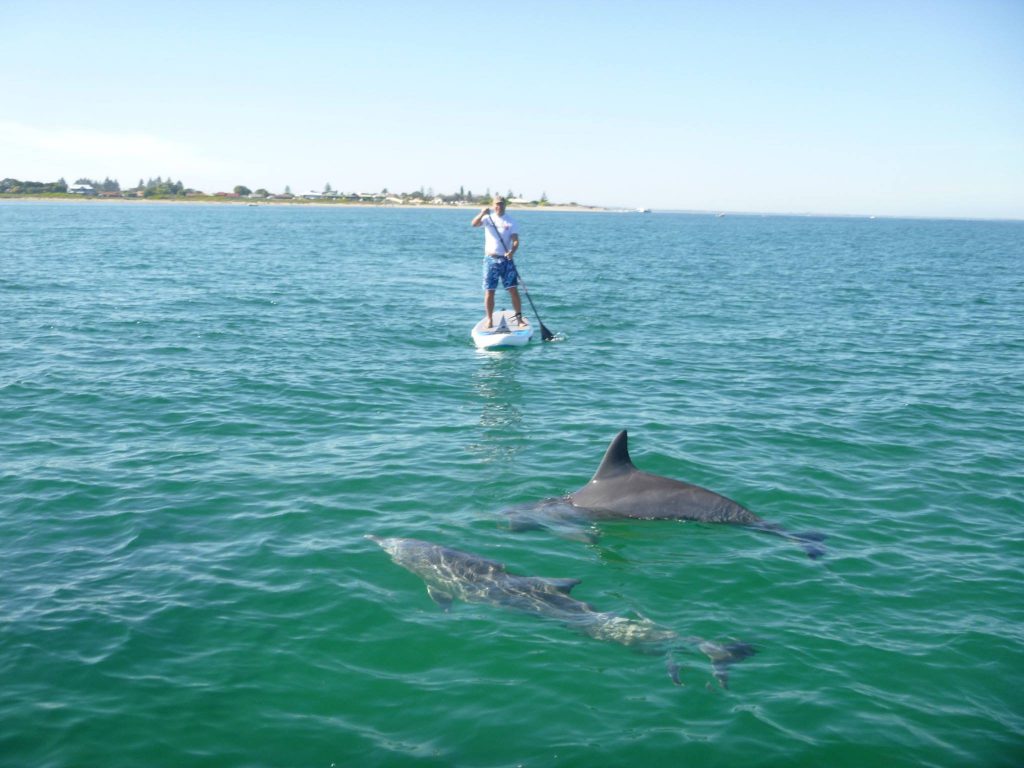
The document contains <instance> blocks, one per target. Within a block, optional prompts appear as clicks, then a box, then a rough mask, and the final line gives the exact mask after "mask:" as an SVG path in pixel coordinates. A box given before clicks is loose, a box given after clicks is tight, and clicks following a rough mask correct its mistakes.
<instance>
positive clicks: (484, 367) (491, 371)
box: [473, 352, 523, 461]
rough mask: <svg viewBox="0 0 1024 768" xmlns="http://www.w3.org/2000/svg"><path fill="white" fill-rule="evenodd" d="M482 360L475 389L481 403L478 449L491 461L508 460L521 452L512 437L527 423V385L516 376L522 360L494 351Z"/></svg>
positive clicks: (477, 372) (485, 355) (474, 383)
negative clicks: (525, 390)
mask: <svg viewBox="0 0 1024 768" xmlns="http://www.w3.org/2000/svg"><path fill="white" fill-rule="evenodd" d="M480 357H481V359H480V363H481V364H480V367H479V368H478V369H477V370H476V372H475V373H474V374H473V388H474V389H475V390H476V393H477V395H478V396H479V398H480V400H481V408H480V441H479V443H477V445H476V446H474V449H476V450H479V451H480V452H481V453H483V454H484V455H486V456H487V457H488V459H489V460H493V459H498V460H501V461H505V460H508V459H510V458H513V457H515V455H516V454H517V453H518V452H519V446H518V445H517V444H516V442H515V441H514V440H513V441H509V440H508V437H509V435H510V434H513V435H515V434H518V432H519V426H520V424H522V421H523V412H522V410H521V409H520V404H521V403H522V400H523V386H522V384H520V383H519V381H518V380H517V379H516V377H515V369H516V366H517V365H518V359H517V358H516V357H515V356H511V355H501V354H500V353H494V352H491V353H485V354H482V355H481V356H480Z"/></svg>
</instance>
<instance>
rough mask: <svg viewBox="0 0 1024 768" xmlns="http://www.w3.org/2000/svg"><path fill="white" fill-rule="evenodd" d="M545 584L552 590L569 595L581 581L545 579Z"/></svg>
mask: <svg viewBox="0 0 1024 768" xmlns="http://www.w3.org/2000/svg"><path fill="white" fill-rule="evenodd" d="M544 583H545V584H547V585H548V586H549V587H551V588H552V589H554V590H556V591H558V592H561V593H562V594H563V595H568V594H569V593H570V592H572V588H573V587H575V586H576V585H577V584H579V583H580V580H579V579H544Z"/></svg>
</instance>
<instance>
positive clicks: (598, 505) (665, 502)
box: [507, 430, 825, 560]
mask: <svg viewBox="0 0 1024 768" xmlns="http://www.w3.org/2000/svg"><path fill="white" fill-rule="evenodd" d="M627 440H628V438H627V434H626V430H622V431H621V432H619V434H617V435H616V436H615V438H614V439H613V440H612V442H611V444H610V445H609V446H608V450H607V451H605V454H604V458H603V459H602V460H601V465H600V466H599V467H598V468H597V472H595V473H594V476H593V477H592V478H591V479H590V482H589V483H587V484H586V485H585V486H583V487H582V488H580V489H579V490H578V491H576V492H575V493H570V494H569V495H567V496H563V497H559V498H554V499H544V500H543V501H541V502H539V503H536V504H529V505H522V506H519V507H513V508H512V509H510V510H507V514H508V515H509V519H510V521H511V525H512V527H513V528H515V529H520V530H522V529H527V528H553V529H556V530H561V531H562V532H567V533H568V534H569V535H571V536H573V537H574V538H579V537H581V534H580V529H579V526H580V525H585V524H587V523H588V522H590V521H594V520H612V519H622V518H628V519H633V520H693V521H697V522H702V523H730V524H733V525H745V526H747V527H749V528H753V529H755V530H758V531H764V532H765V533H771V534H774V535H776V536H782V537H783V538H786V539H789V540H791V541H795V542H797V543H798V544H799V545H800V546H801V547H802V548H803V550H804V551H805V552H806V553H807V555H808V557H810V558H811V559H812V560H813V559H817V558H819V557H821V556H822V555H823V554H825V548H824V547H823V546H822V545H821V544H820V542H821V541H823V540H824V538H825V537H824V536H823V535H822V534H820V533H813V532H803V533H792V532H789V531H786V530H785V529H784V528H782V527H781V526H779V525H777V524H775V523H769V522H767V521H765V520H762V519H761V518H760V517H758V516H757V515H755V514H754V513H753V512H751V511H750V510H749V509H747V508H746V507H744V506H742V505H741V504H737V503H736V502H735V501H733V500H732V499H728V498H726V497H725V496H721V495H719V494H717V493H715V492H714V491H709V490H708V489H706V488H701V487H700V486H698V485H692V484H690V483H684V482H682V481H680V480H673V479H672V478H669V477H661V476H660V475H652V474H650V473H648V472H643V471H641V470H639V469H637V468H636V466H635V465H634V464H633V461H632V459H630V457H629V447H628V444H627ZM582 538H584V539H589V540H593V534H592V533H588V532H583V533H582Z"/></svg>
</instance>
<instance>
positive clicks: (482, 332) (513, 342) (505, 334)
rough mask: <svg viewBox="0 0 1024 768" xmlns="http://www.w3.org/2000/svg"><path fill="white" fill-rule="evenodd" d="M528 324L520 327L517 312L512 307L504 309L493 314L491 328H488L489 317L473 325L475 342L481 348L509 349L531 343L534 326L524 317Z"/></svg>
mask: <svg viewBox="0 0 1024 768" xmlns="http://www.w3.org/2000/svg"><path fill="white" fill-rule="evenodd" d="M523 321H524V322H525V323H526V325H524V326H522V327H520V325H519V323H517V322H516V313H515V312H513V311H512V310H510V309H502V310H499V311H497V312H495V313H494V314H492V315H491V323H492V326H493V327H491V328H487V327H486V325H487V318H486V317H485V318H483V319H482V320H481V321H480V322H479V323H477V324H476V325H474V326H473V331H472V334H471V335H472V336H473V343H474V344H476V345H477V346H478V347H479V348H480V349H507V348H508V347H521V346H523V345H524V344H527V343H529V341H530V339H531V338H532V337H533V326H532V325H531V324H530V321H529V320H527V319H526V317H525V316H524V317H523Z"/></svg>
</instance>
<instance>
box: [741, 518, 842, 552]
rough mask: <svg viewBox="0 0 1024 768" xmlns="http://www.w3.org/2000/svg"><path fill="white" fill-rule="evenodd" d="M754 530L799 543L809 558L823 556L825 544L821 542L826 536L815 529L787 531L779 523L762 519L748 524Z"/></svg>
mask: <svg viewBox="0 0 1024 768" xmlns="http://www.w3.org/2000/svg"><path fill="white" fill-rule="evenodd" d="M750 527H751V528H753V529H754V530H756V531H762V532H763V533H770V534H772V535H773V536H781V537H782V538H784V539H787V540H788V541H793V542H796V543H797V544H799V545H800V548H801V549H802V550H803V551H804V552H806V553H807V556H808V557H809V558H811V560H817V559H818V558H819V557H822V556H824V554H825V552H826V551H827V550H826V549H825V545H824V544H823V543H822V542H824V541H825V539H827V538H828V537H827V536H826V535H825V534H824V533H818V532H817V531H800V532H798V533H794V532H793V531H787V530H786V529H785V528H783V527H782V526H781V525H778V524H776V523H767V522H764V521H763V520H762V521H761V522H759V523H755V524H753V525H751V526H750Z"/></svg>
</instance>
